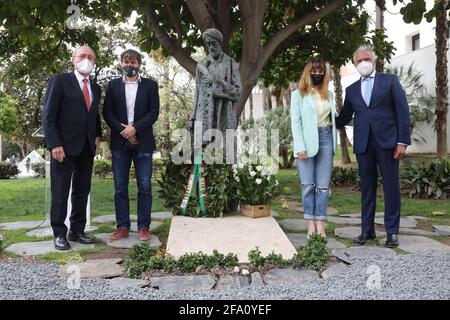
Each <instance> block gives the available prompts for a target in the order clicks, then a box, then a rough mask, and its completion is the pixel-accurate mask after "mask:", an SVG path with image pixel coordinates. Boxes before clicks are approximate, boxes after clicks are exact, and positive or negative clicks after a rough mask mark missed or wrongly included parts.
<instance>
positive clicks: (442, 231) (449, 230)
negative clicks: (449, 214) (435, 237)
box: [433, 224, 450, 237]
mask: <svg viewBox="0 0 450 320" xmlns="http://www.w3.org/2000/svg"><path fill="white" fill-rule="evenodd" d="M433 227H434V228H435V229H436V232H437V233H438V234H439V235H441V236H443V237H448V236H450V226H445V225H439V224H433Z"/></svg>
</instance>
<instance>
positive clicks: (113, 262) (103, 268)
mask: <svg viewBox="0 0 450 320" xmlns="http://www.w3.org/2000/svg"><path fill="white" fill-rule="evenodd" d="M122 261H123V259H120V258H115V259H98V260H89V261H86V262H81V263H73V264H68V265H64V266H62V267H61V268H60V269H59V272H58V275H59V276H61V277H64V276H69V275H73V274H74V272H75V270H77V269H78V270H79V272H80V273H79V274H80V277H81V278H82V279H96V278H102V279H105V278H114V277H120V276H122V275H123V274H125V268H124V267H122V266H121V265H119V263H120V262H122Z"/></svg>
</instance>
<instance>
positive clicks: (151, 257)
mask: <svg viewBox="0 0 450 320" xmlns="http://www.w3.org/2000/svg"><path fill="white" fill-rule="evenodd" d="M237 263H238V258H237V256H236V255H235V254H232V253H229V254H227V255H223V254H221V253H219V252H218V251H217V250H214V252H213V254H212V255H208V254H205V253H202V252H199V253H187V254H184V255H182V256H181V257H180V258H179V259H178V260H175V259H173V258H172V257H171V256H169V255H165V253H164V251H162V250H158V249H155V248H151V247H150V246H149V244H148V243H142V244H140V245H134V246H133V247H132V248H131V249H130V252H129V256H128V259H127V261H126V263H125V266H126V269H127V271H128V273H129V275H130V276H131V277H132V278H138V277H140V276H141V275H142V273H144V272H147V271H152V270H164V271H166V272H173V271H174V270H178V271H180V272H183V273H192V272H195V270H196V269H197V267H199V266H202V267H204V268H205V269H211V268H214V267H233V266H235V265H237Z"/></svg>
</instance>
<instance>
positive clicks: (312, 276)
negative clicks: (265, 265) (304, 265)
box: [263, 269, 319, 285]
mask: <svg viewBox="0 0 450 320" xmlns="http://www.w3.org/2000/svg"><path fill="white" fill-rule="evenodd" d="M318 278H319V275H318V274H317V272H315V271H312V270H303V269H272V270H270V271H269V272H267V273H266V274H265V275H264V278H263V279H264V282H265V283H267V284H268V285H274V284H280V283H289V284H297V285H299V284H304V283H308V282H311V281H314V280H316V279H318Z"/></svg>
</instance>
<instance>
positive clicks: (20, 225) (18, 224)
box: [0, 220, 50, 230]
mask: <svg viewBox="0 0 450 320" xmlns="http://www.w3.org/2000/svg"><path fill="white" fill-rule="evenodd" d="M41 223H42V220H40V221H15V222H4V223H0V229H4V230H20V229H33V228H36V227H37V226H40V227H50V221H49V220H45V221H44V223H42V224H41Z"/></svg>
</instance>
